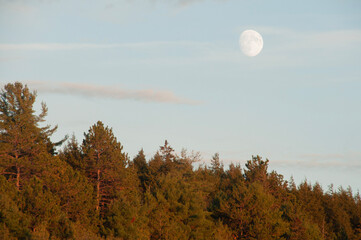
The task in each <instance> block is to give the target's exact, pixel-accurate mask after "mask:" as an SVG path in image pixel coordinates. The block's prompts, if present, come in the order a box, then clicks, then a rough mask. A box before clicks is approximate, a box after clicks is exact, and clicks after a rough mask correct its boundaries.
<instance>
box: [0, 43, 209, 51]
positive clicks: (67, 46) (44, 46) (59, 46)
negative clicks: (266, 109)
mask: <svg viewBox="0 0 361 240" xmlns="http://www.w3.org/2000/svg"><path fill="white" fill-rule="evenodd" d="M172 46H180V47H200V48H202V47H207V46H210V44H209V43H206V42H191V41H154V42H135V43H116V44H97V43H22V44H0V50H2V51H10V50H34V51H50V50H52V51H54V50H78V49H104V48H154V47H158V48H159V47H172Z"/></svg>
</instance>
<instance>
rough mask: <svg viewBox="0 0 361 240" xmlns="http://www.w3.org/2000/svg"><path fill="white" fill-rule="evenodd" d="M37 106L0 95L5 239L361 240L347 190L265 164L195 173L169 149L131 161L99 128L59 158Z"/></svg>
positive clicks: (191, 157) (0, 214) (17, 95)
mask: <svg viewBox="0 0 361 240" xmlns="http://www.w3.org/2000/svg"><path fill="white" fill-rule="evenodd" d="M35 100H36V92H31V91H30V90H29V89H28V87H27V86H26V85H23V84H21V83H19V82H16V83H14V84H12V83H9V84H6V85H5V86H4V88H3V89H2V90H1V92H0V239H225V240H227V239H285V240H297V239H302V240H304V239H340V240H341V239H342V240H345V239H361V198H360V195H359V193H356V194H354V193H353V192H352V190H351V189H350V188H348V189H343V188H339V189H338V190H334V189H333V187H330V189H329V190H328V191H324V190H323V189H322V187H321V186H320V185H319V184H317V183H316V184H314V185H311V184H310V183H308V182H307V181H304V182H303V183H301V184H300V185H298V186H296V184H295V183H294V182H293V180H292V179H291V180H290V181H286V180H284V178H283V176H282V175H281V174H278V173H277V172H275V171H272V172H269V171H268V164H269V161H268V160H267V159H266V160H263V159H262V158H261V157H260V156H253V157H252V158H251V160H249V161H247V163H246V164H245V167H244V168H242V167H241V166H240V165H234V164H231V165H230V166H229V168H227V169H225V168H224V165H223V163H222V160H221V158H220V156H219V154H218V153H216V154H214V156H213V157H212V159H211V161H210V165H209V166H208V165H200V166H198V167H197V168H195V167H194V165H193V163H194V162H197V161H198V160H199V159H200V156H199V154H197V153H194V152H192V153H188V152H187V151H185V150H183V151H182V152H181V153H180V154H179V155H178V154H176V152H175V150H174V149H173V148H172V147H171V146H170V144H169V143H168V141H165V143H164V145H163V146H160V147H159V150H158V151H157V152H156V153H155V154H154V156H152V157H151V158H150V159H147V158H146V156H145V154H144V151H143V149H141V150H140V151H139V152H138V154H137V155H136V156H135V157H134V158H133V159H130V158H129V156H128V155H127V154H126V153H125V152H124V149H123V146H122V145H121V143H120V142H119V141H118V140H117V138H116V137H115V136H114V134H113V131H112V129H111V128H109V127H108V126H105V125H104V124H103V123H102V122H101V121H98V122H96V123H95V124H94V125H92V126H91V127H90V128H89V130H88V131H87V132H86V133H84V139H83V140H82V142H81V143H79V142H78V141H77V140H76V139H75V137H74V136H72V137H70V139H68V141H67V142H66V144H65V145H64V146H63V147H62V148H61V150H60V151H59V153H57V152H56V146H58V145H59V144H61V143H63V142H64V141H65V139H63V140H61V141H59V142H57V143H53V142H51V140H50V137H51V135H52V134H53V133H54V132H55V131H56V127H50V126H48V125H46V126H45V127H41V124H42V123H43V122H44V121H45V117H46V115H47V107H46V105H45V104H44V103H43V104H42V110H41V112H40V114H38V115H37V114H35V111H34V109H33V104H34V102H35Z"/></svg>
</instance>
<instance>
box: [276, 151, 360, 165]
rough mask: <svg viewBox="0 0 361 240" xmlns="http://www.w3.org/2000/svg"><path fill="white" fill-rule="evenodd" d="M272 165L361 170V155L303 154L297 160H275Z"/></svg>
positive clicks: (355, 153) (354, 153)
mask: <svg viewBox="0 0 361 240" xmlns="http://www.w3.org/2000/svg"><path fill="white" fill-rule="evenodd" d="M271 164H272V165H279V166H297V167H305V168H348V169H361V153H357V152H353V153H329V154H320V153H312V154H303V155H300V156H299V157H297V160H294V161H291V160H281V161H279V160H275V161H271Z"/></svg>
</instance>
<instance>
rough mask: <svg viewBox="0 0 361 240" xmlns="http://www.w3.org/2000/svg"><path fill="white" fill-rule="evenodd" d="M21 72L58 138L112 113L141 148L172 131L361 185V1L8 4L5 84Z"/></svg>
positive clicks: (79, 133)
mask: <svg viewBox="0 0 361 240" xmlns="http://www.w3.org/2000/svg"><path fill="white" fill-rule="evenodd" d="M247 29H253V30H255V31H257V32H259V33H260V34H261V35H262V37H263V42H264V46H263V49H262V51H261V53H260V54H259V55H257V56H255V57H248V56H245V55H244V54H243V53H242V52H241V50H240V46H239V37H240V34H241V33H242V32H243V31H244V30H247ZM15 81H20V82H23V83H26V84H27V85H28V86H29V87H30V88H31V89H33V90H37V94H38V95H37V103H36V106H35V107H36V108H37V109H40V103H41V101H44V102H45V103H46V104H47V106H48V108H49V113H48V117H47V123H50V124H51V125H58V126H59V128H58V131H57V132H56V133H55V134H54V135H53V139H54V141H56V140H59V139H61V138H62V137H64V136H65V135H66V134H68V135H71V134H74V135H75V136H76V138H77V140H78V141H79V142H81V141H82V139H83V133H84V132H86V131H88V129H89V128H90V126H91V125H93V124H95V123H96V122H97V121H98V120H101V121H103V122H104V124H106V125H108V126H109V127H112V128H113V132H114V134H115V136H116V137H117V139H118V140H119V141H120V142H121V143H122V145H123V146H124V150H125V152H127V153H128V154H129V156H130V157H134V156H135V155H136V154H137V152H138V151H139V150H140V149H141V148H143V149H144V151H145V153H146V156H147V158H148V159H149V158H151V156H152V155H153V154H154V153H155V152H156V151H157V150H158V149H159V146H161V145H163V144H164V141H165V140H166V139H167V140H168V142H169V143H170V145H171V146H172V147H173V148H174V149H175V150H176V152H177V153H179V152H180V151H181V150H182V149H183V148H184V149H187V150H188V151H189V152H191V151H195V152H200V154H201V156H202V160H201V163H203V162H204V163H205V164H209V162H210V159H211V157H212V155H213V154H214V153H216V152H218V153H219V154H220V158H221V160H222V161H223V163H224V164H225V165H226V166H227V165H229V164H230V163H235V164H238V163H239V164H241V165H242V166H244V164H245V163H246V161H247V160H249V159H251V157H252V155H260V156H261V157H263V159H266V158H267V159H269V160H270V163H269V168H270V170H276V171H277V172H278V173H280V174H282V175H284V177H285V179H286V180H288V179H289V178H290V177H291V176H293V178H294V179H295V181H296V183H298V184H299V183H301V182H302V181H304V180H305V179H307V181H309V182H310V183H311V184H314V183H316V182H319V183H320V184H321V185H322V186H323V188H324V190H327V189H328V186H329V185H330V184H331V183H332V184H334V186H335V188H337V187H338V186H342V187H343V188H347V187H348V186H351V188H352V189H353V191H357V190H360V189H361V111H360V109H361V2H360V1H358V0H354V1H352V0H349V1H340V0H327V1H324V0H320V1H309V0H305V1H286V0H282V1H281V0H273V1H268V0H254V1H249V0H169V1H161V0H142V1H140V0H105V1H95V0H87V1H85V0H78V1H70V0H34V1H30V0H29V1H25V0H13V1H10V0H0V85H2V86H3V85H4V84H6V83H9V82H15Z"/></svg>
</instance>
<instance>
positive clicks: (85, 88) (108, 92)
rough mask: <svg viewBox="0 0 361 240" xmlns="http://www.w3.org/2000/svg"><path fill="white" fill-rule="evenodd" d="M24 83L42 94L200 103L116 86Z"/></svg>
mask: <svg viewBox="0 0 361 240" xmlns="http://www.w3.org/2000/svg"><path fill="white" fill-rule="evenodd" d="M26 83H27V84H28V85H29V87H31V88H34V89H36V90H37V91H38V92H44V93H59V94H71V95H82V96H85V97H101V98H111V99H119V100H126V99H130V100H137V101H143V102H159V103H171V104H186V105H198V104H201V102H200V101H195V100H191V99H186V98H182V97H178V96H176V95H175V94H174V93H173V92H171V91H164V90H153V89H141V90H129V89H122V88H119V87H116V86H100V85H93V84H79V83H69V82H61V83H54V82H51V83H50V82H43V81H28V82H26Z"/></svg>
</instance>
